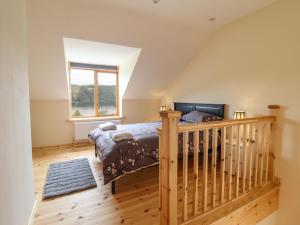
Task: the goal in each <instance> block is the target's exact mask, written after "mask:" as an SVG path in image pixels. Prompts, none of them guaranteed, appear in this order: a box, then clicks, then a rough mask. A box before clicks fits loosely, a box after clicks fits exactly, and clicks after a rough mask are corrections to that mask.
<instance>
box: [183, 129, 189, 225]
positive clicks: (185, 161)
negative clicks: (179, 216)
mask: <svg viewBox="0 0 300 225" xmlns="http://www.w3.org/2000/svg"><path fill="white" fill-rule="evenodd" d="M188 135H189V134H188V132H183V152H182V153H183V201H182V202H183V220H184V221H186V220H187V207H188V186H187V185H188V149H189V143H188V141H189V136H188Z"/></svg>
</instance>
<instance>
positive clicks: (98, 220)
mask: <svg viewBox="0 0 300 225" xmlns="http://www.w3.org/2000/svg"><path fill="white" fill-rule="evenodd" d="M82 157H88V158H89V161H90V164H91V167H92V170H93V173H94V176H95V179H96V182H97V185H98V186H97V188H93V189H89V190H85V191H82V192H78V193H73V194H70V195H66V196H62V197H57V198H55V199H51V200H47V201H43V200H42V192H43V186H44V184H45V179H46V174H47V169H48V166H49V164H51V163H53V162H59V161H66V160H70V159H75V158H82ZM200 162H201V159H200ZM192 164H193V162H192V160H191V162H189V176H188V183H189V187H192V186H193V185H192V182H193V174H192V168H193V165H192ZM180 167H181V162H180V161H179V172H178V175H179V176H178V209H179V210H178V219H179V221H182V219H181V217H182V210H181V208H182V203H183V201H182V172H181V171H182V170H181V168H180ZM218 167H219V165H218V164H217V168H218ZM209 168H210V166H209ZM33 169H34V183H35V194H36V198H37V200H38V208H37V211H36V214H35V220H34V224H35V225H51V224H65V225H69V224H70V225H71V224H72V225H76V224H87V225H93V224H97V225H98V224H105V225H114V224H143V225H147V224H149V225H150V224H151V225H153V224H158V222H159V211H158V166H154V167H151V168H147V169H143V170H140V171H138V172H136V173H132V174H128V175H126V176H124V177H122V178H120V179H118V180H117V181H116V194H114V195H112V194H111V186H110V184H108V185H103V175H102V164H101V162H100V160H99V159H98V158H95V156H94V149H93V147H92V146H88V147H80V148H61V149H59V148H57V149H47V150H45V149H43V150H34V151H33ZM201 170H202V168H201V163H200V165H199V185H198V187H199V203H200V204H199V209H198V210H199V212H200V213H201V211H202V205H201V201H202V200H201V199H202V195H201V191H202V190H201V189H203V187H202V186H203V185H202V183H201V181H202V177H201V174H202V173H201ZM217 171H218V170H217ZM226 176H227V175H226ZM225 178H226V177H225ZM210 180H211V178H210V170H209V171H208V188H209V189H208V194H210V193H211V189H210V186H211V182H210ZM218 180H219V173H218V172H217V184H219V182H218ZM226 180H227V178H226ZM232 188H233V190H234V182H233V183H232ZM218 189H219V187H218V186H217V190H218ZM227 192H228V190H225V194H226V193H227ZM192 193H193V189H192V188H190V189H189V192H188V214H189V216H192V208H193V196H192ZM217 200H218V195H217ZM210 202H211V199H210V198H208V209H209V208H210V206H209V204H210Z"/></svg>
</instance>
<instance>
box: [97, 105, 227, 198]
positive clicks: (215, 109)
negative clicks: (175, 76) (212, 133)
mask: <svg viewBox="0 0 300 225" xmlns="http://www.w3.org/2000/svg"><path fill="white" fill-rule="evenodd" d="M174 110H175V111H179V112H181V115H185V114H187V113H189V112H192V111H200V112H206V113H210V114H214V115H217V116H219V117H221V118H224V112H225V104H206V103H204V104H203V103H183V102H174ZM97 155H98V152H97V145H96V144H95V156H96V157H97ZM111 193H112V194H115V193H116V180H113V181H112V182H111Z"/></svg>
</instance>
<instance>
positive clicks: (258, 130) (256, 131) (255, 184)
mask: <svg viewBox="0 0 300 225" xmlns="http://www.w3.org/2000/svg"><path fill="white" fill-rule="evenodd" d="M259 128H260V126H259V123H256V124H255V163H254V187H257V183H258V159H259V146H260V143H259V141H260V140H259V137H260V129H259Z"/></svg>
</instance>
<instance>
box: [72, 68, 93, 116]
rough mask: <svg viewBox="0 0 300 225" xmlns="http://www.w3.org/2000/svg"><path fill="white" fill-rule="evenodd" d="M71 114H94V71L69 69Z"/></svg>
mask: <svg viewBox="0 0 300 225" xmlns="http://www.w3.org/2000/svg"><path fill="white" fill-rule="evenodd" d="M70 83H71V99H72V116H95V110H94V71H91V70H78V69H71V74H70Z"/></svg>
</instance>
